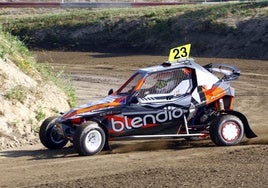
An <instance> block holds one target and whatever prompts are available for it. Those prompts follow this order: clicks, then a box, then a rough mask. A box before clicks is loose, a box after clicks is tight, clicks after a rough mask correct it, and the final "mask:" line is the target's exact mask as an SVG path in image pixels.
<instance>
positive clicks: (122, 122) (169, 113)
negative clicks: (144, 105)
mask: <svg viewBox="0 0 268 188" xmlns="http://www.w3.org/2000/svg"><path fill="white" fill-rule="evenodd" d="M182 115H183V110H182V109H180V108H176V109H173V110H164V111H162V112H159V113H157V114H146V115H145V114H140V115H139V116H136V117H133V116H131V117H130V116H127V115H126V116H124V115H123V116H115V117H112V118H111V126H112V129H113V131H115V132H121V131H123V130H124V129H128V130H130V129H133V128H140V127H147V126H148V127H149V126H150V125H152V124H158V123H164V122H167V121H171V120H173V119H178V118H180V117H181V116H182Z"/></svg>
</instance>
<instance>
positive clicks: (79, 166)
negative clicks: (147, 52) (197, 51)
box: [0, 52, 268, 187]
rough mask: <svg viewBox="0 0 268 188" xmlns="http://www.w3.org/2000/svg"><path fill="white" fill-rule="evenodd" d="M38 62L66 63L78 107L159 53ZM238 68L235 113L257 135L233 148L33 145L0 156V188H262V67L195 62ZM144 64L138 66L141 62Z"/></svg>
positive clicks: (266, 65)
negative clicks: (84, 153)
mask: <svg viewBox="0 0 268 188" xmlns="http://www.w3.org/2000/svg"><path fill="white" fill-rule="evenodd" d="M35 54H36V55H38V56H37V57H38V59H39V60H40V61H41V62H43V61H52V63H53V64H54V65H55V68H56V69H60V68H61V67H62V66H65V72H66V73H67V74H70V75H71V76H72V77H73V83H74V85H75V87H76V88H77V94H78V97H79V101H78V103H79V104H82V103H85V102H87V101H92V100H96V99H97V98H100V97H102V96H105V95H106V93H107V92H108V90H109V89H110V88H117V87H118V86H119V85H120V84H121V83H122V82H123V80H122V79H126V78H127V77H128V76H129V75H130V74H131V72H133V71H134V70H136V69H137V68H139V67H144V66H148V65H153V64H159V63H161V62H162V61H164V60H165V59H166V57H163V56H144V55H140V56H133V55H120V54H118V55H116V54H98V53H72V52H70V53H64V54H61V53H55V52H51V53H48V54H47V53H42V52H36V53H35ZM196 61H197V62H198V63H200V64H206V63H209V62H221V63H223V62H224V63H229V64H233V65H236V66H237V67H239V68H240V69H241V71H242V75H241V77H240V79H239V80H238V81H237V82H236V83H234V84H233V86H234V87H235V88H236V94H237V97H236V99H235V109H236V110H239V111H241V112H243V113H244V114H245V115H246V116H247V117H248V119H249V122H250V124H251V127H252V129H253V130H254V131H255V132H256V133H257V135H258V136H259V137H258V138H255V139H251V140H247V139H245V140H244V141H243V143H242V144H241V145H239V146H234V147H216V146H215V145H214V144H213V143H212V142H211V141H210V140H204V141H196V142H187V141H183V140H176V141H174V140H158V141H143V142H141V141H140V142H133V141H132V142H130V141H129V142H113V143H112V148H113V150H112V151H111V152H102V153H100V154H98V155H95V156H90V157H79V156H78V155H77V154H76V153H75V152H74V150H73V148H72V147H67V148H65V149H63V150H58V151H49V150H46V149H45V148H44V147H43V146H41V145H40V144H38V145H33V146H27V147H25V148H21V149H14V150H8V151H3V152H1V153H0V168H1V172H0V176H1V179H0V187H119V186H120V187H179V186H185V187H197V186H198V187H268V179H267V176H268V146H267V144H268V125H267V121H266V117H267V116H268V112H267V109H268V104H267V100H268V88H267V86H268V74H267V71H268V62H267V61H253V60H251V61H249V60H237V59H204V58H202V59H200V58H196ZM144 62H145V63H144Z"/></svg>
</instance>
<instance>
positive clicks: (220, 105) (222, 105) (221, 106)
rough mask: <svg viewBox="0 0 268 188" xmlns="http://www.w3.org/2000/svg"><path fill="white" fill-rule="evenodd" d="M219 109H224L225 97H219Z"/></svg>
mask: <svg viewBox="0 0 268 188" xmlns="http://www.w3.org/2000/svg"><path fill="white" fill-rule="evenodd" d="M219 110H224V103H223V99H219Z"/></svg>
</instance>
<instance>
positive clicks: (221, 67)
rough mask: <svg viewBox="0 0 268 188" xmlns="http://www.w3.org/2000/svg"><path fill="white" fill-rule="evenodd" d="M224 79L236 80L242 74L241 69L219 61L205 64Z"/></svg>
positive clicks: (209, 69)
mask: <svg viewBox="0 0 268 188" xmlns="http://www.w3.org/2000/svg"><path fill="white" fill-rule="evenodd" d="M203 67H204V68H205V69H207V70H208V71H209V72H211V73H212V74H214V75H215V76H217V77H218V78H219V79H220V80H222V81H227V82H228V81H234V80H237V79H238V77H239V76H240V70H239V69H238V68H236V67H234V66H231V65H227V64H221V63H220V64H219V63H210V64H208V65H205V66H203Z"/></svg>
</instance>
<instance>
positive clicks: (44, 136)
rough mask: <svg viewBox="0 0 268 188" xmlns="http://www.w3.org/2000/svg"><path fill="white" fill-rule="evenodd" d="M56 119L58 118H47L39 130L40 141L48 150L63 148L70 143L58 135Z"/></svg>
mask: <svg viewBox="0 0 268 188" xmlns="http://www.w3.org/2000/svg"><path fill="white" fill-rule="evenodd" d="M55 119H56V117H49V118H47V119H46V120H45V121H44V122H43V123H42V125H41V127H40V130H39V139H40V141H41V143H42V144H43V145H44V146H45V147H47V148H48V149H60V148H63V147H64V146H65V145H66V144H67V142H68V140H66V139H65V138H64V137H63V136H62V135H60V134H59V133H58V129H57V127H56V125H55V123H54V121H55Z"/></svg>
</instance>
